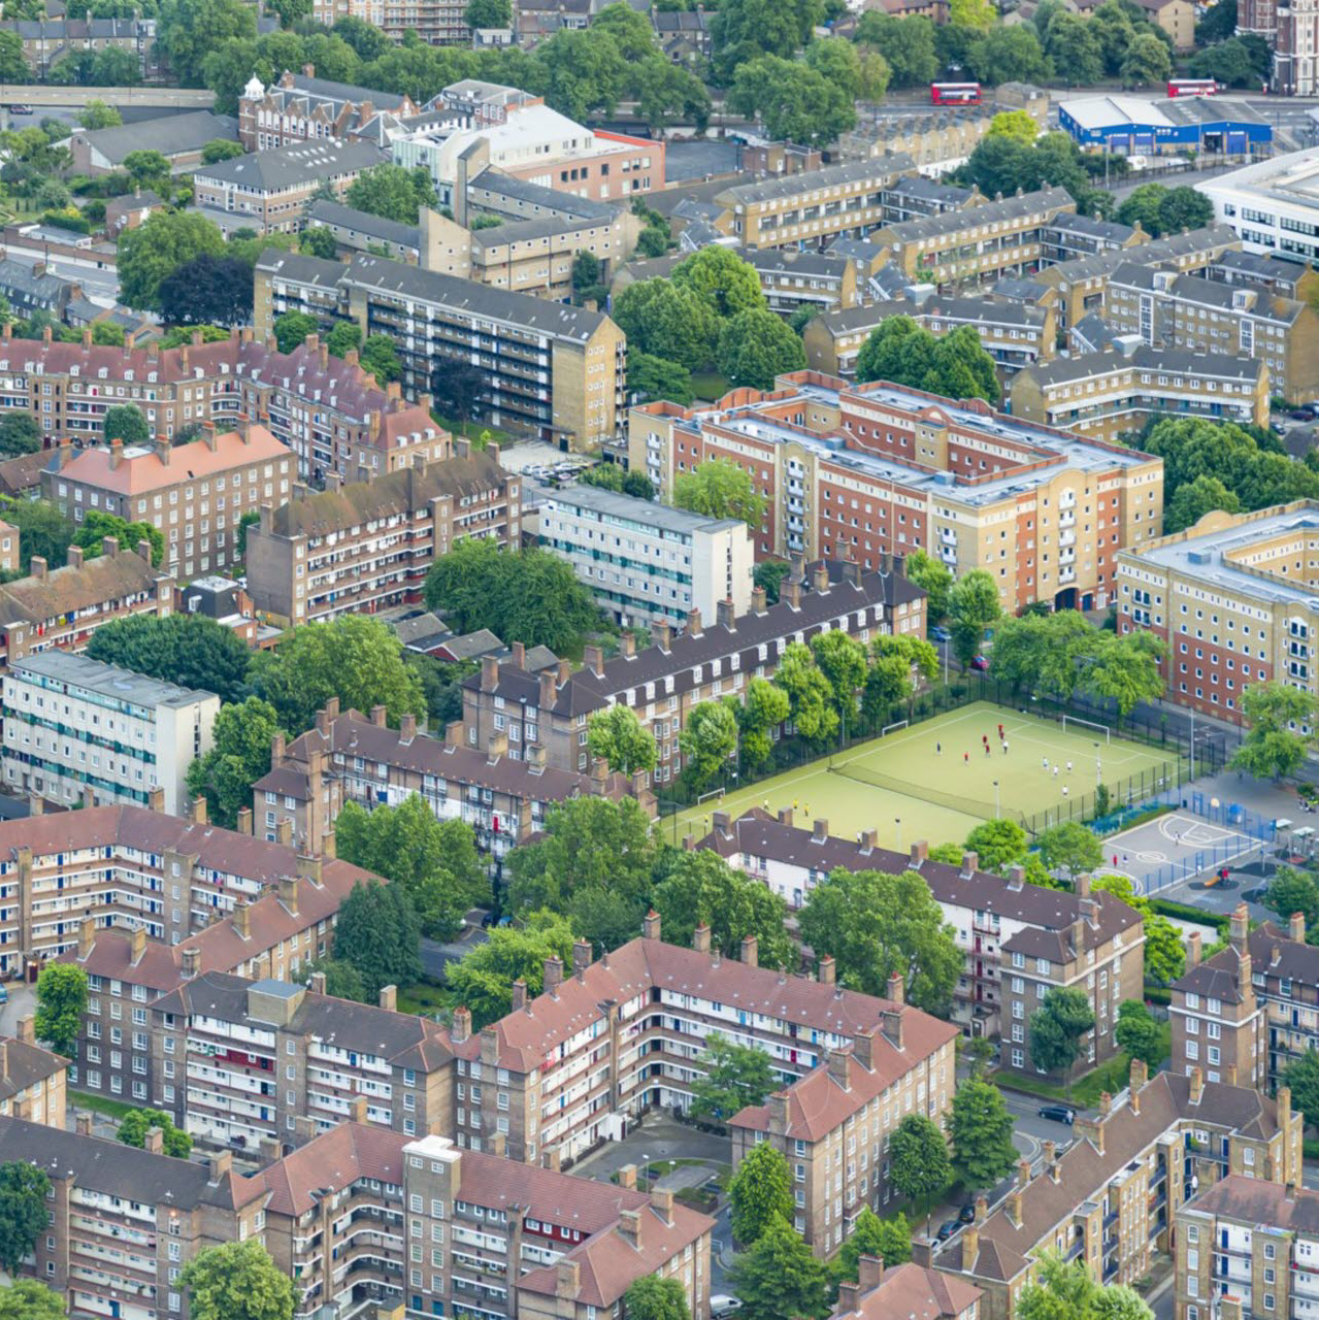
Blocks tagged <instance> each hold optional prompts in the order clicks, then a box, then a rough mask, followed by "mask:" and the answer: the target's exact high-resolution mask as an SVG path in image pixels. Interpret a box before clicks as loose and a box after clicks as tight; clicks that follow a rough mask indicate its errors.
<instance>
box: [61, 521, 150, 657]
mask: <svg viewBox="0 0 1320 1320" xmlns="http://www.w3.org/2000/svg"><path fill="white" fill-rule="evenodd" d="M107 537H110V538H111V539H113V540H115V541H118V542H119V546H120V548H121V549H123V550H132V551H136V550H137V548H138V543H139V542H141V541H146V542H148V543H149V544H150V546H151V562H152V563H153V564H154V565H155V566H156V567H157V568H159V567H160V566H161V565H162V564H163V563H164V562H165V534H164V532H162V531H161V530H160V528H159V527H156V526H155V525H154V524H153V523H149V522H145V521H144V522H133V523H131V522H125V521H124V519H122V518H121V517H119V515H118V514H114V513H103V512H102V511H101V510H100V509H88V510H87V513H86V515H85V517H84V518H83V520H82V522H81V523H80V524H79V526H78V530H77V531H76V532H75V533H74V535H73V542H72V544H74V545H78V546H81V547H82V549H83V558H84V559H96V558H97V557H98V556H99V555H100V554H101V553H102V552H103V547H104V543H105V540H106V538H107ZM93 635H94V634H93Z"/></svg>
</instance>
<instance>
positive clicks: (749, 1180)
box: [729, 1142, 793, 1246]
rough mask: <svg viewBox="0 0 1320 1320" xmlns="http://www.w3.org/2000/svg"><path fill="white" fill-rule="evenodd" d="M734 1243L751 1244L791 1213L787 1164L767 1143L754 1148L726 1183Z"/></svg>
mask: <svg viewBox="0 0 1320 1320" xmlns="http://www.w3.org/2000/svg"><path fill="white" fill-rule="evenodd" d="M729 1207H730V1213H731V1220H732V1228H733V1237H734V1241H735V1242H741V1243H743V1244H744V1245H745V1246H750V1245H751V1244H752V1243H754V1242H755V1241H756V1240H757V1239H758V1238H759V1237H760V1236H761V1234H762V1233H764V1232H765V1231H766V1229H767V1228H768V1227H769V1226H770V1225H771V1224H772V1223H774V1221H775V1220H776V1219H783V1218H784V1217H785V1216H788V1215H791V1214H792V1213H793V1176H792V1172H791V1171H790V1169H789V1167H788V1161H787V1160H786V1159H785V1158H784V1157H783V1155H782V1154H780V1152H779V1151H778V1150H776V1149H775V1147H774V1146H772V1145H770V1144H769V1143H768V1142H763V1143H760V1144H758V1145H755V1146H753V1147H752V1148H751V1150H749V1151H748V1152H747V1154H746V1155H745V1156H744V1157H743V1158H742V1160H741V1161H740V1162H739V1164H738V1167H737V1168H736V1169H735V1170H734V1173H733V1178H732V1179H731V1180H730V1182H729Z"/></svg>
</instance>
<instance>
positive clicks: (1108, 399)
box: [1010, 345, 1270, 444]
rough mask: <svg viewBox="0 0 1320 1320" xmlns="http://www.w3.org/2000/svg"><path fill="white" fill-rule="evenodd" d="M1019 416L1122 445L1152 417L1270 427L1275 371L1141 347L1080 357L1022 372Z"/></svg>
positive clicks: (1016, 384) (1017, 381)
mask: <svg viewBox="0 0 1320 1320" xmlns="http://www.w3.org/2000/svg"><path fill="white" fill-rule="evenodd" d="M1010 397H1011V399H1012V405H1013V414H1014V416H1016V417H1020V418H1022V419H1023V420H1025V421H1031V422H1040V423H1042V424H1044V425H1046V426H1052V427H1062V428H1067V429H1071V430H1074V431H1076V432H1078V433H1079V434H1081V435H1084V436H1088V437H1092V438H1094V439H1097V440H1107V441H1109V442H1111V443H1114V444H1121V443H1122V440H1123V437H1124V436H1125V435H1129V434H1136V433H1137V432H1139V431H1140V430H1141V428H1142V427H1143V426H1145V425H1146V423H1147V422H1148V421H1149V420H1150V419H1151V418H1160V417H1204V418H1205V419H1206V420H1208V421H1214V422H1241V423H1245V424H1247V425H1250V426H1264V425H1266V424H1267V423H1268V421H1269V414H1270V372H1269V367H1268V366H1267V365H1266V364H1265V363H1264V362H1263V361H1260V360H1258V359H1253V358H1244V357H1235V356H1229V355H1228V354H1224V353H1191V352H1188V351H1187V350H1186V349H1173V348H1150V347H1147V346H1144V345H1143V346H1141V347H1138V348H1135V349H1133V350H1132V352H1131V354H1123V353H1082V354H1080V355H1078V356H1076V357H1071V358H1058V359H1056V360H1055V361H1053V362H1045V363H1041V364H1039V365H1037V366H1034V367H1028V368H1026V369H1025V370H1023V371H1020V372H1019V373H1018V374H1017V375H1016V376H1015V377H1014V378H1013V384H1012V387H1011V389H1010Z"/></svg>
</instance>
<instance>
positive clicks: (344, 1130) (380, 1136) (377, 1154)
mask: <svg viewBox="0 0 1320 1320" xmlns="http://www.w3.org/2000/svg"><path fill="white" fill-rule="evenodd" d="M408 1140H409V1139H408V1138H407V1137H405V1136H402V1135H400V1134H399V1133H397V1132H390V1131H389V1130H387V1129H386V1128H382V1127H377V1126H376V1125H375V1124H370V1123H340V1124H338V1125H337V1126H336V1127H333V1128H331V1129H330V1131H329V1132H324V1133H322V1134H321V1135H320V1136H319V1137H316V1138H314V1139H313V1140H312V1141H309V1142H308V1143H307V1144H306V1145H305V1146H299V1147H298V1149H297V1150H294V1151H291V1152H290V1153H289V1154H288V1155H286V1156H284V1158H283V1159H281V1160H277V1161H276V1162H275V1163H274V1164H272V1165H270V1166H269V1167H268V1168H265V1169H263V1170H262V1171H261V1172H260V1173H259V1174H257V1175H256V1178H255V1179H254V1181H256V1182H259V1183H261V1184H262V1186H263V1187H265V1189H266V1191H267V1192H268V1193H269V1195H270V1199H269V1200H268V1201H267V1202H266V1211H267V1213H268V1214H277V1215H288V1216H290V1217H297V1216H299V1215H303V1214H306V1212H307V1211H308V1210H311V1209H313V1208H314V1207H315V1206H316V1205H317V1203H318V1202H319V1201H320V1199H321V1197H322V1196H323V1195H324V1194H325V1193H326V1192H338V1191H342V1190H343V1189H344V1188H346V1187H351V1186H352V1185H353V1183H355V1182H357V1181H358V1179H360V1178H371V1179H375V1180H376V1181H377V1182H382V1183H389V1184H391V1185H392V1186H395V1187H398V1188H400V1189H402V1187H403V1148H404V1146H406V1145H407V1144H408ZM400 1194H402V1193H400Z"/></svg>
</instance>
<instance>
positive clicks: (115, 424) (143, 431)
mask: <svg viewBox="0 0 1320 1320" xmlns="http://www.w3.org/2000/svg"><path fill="white" fill-rule="evenodd" d="M101 434H102V435H103V436H104V438H105V441H106V443H107V444H108V443H109V442H110V441H111V440H122V441H123V442H124V443H125V444H128V445H144V444H146V443H147V441H149V440H150V439H151V430H150V428H149V427H148V426H147V419H146V416H145V415H144V413H143V412H142V409H141V408H139V407H138V406H137V404H135V403H116V404H112V405H111V406H110V407H109V408H107V409H106V410H105V417H104V418H103V419H102V422H101Z"/></svg>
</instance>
